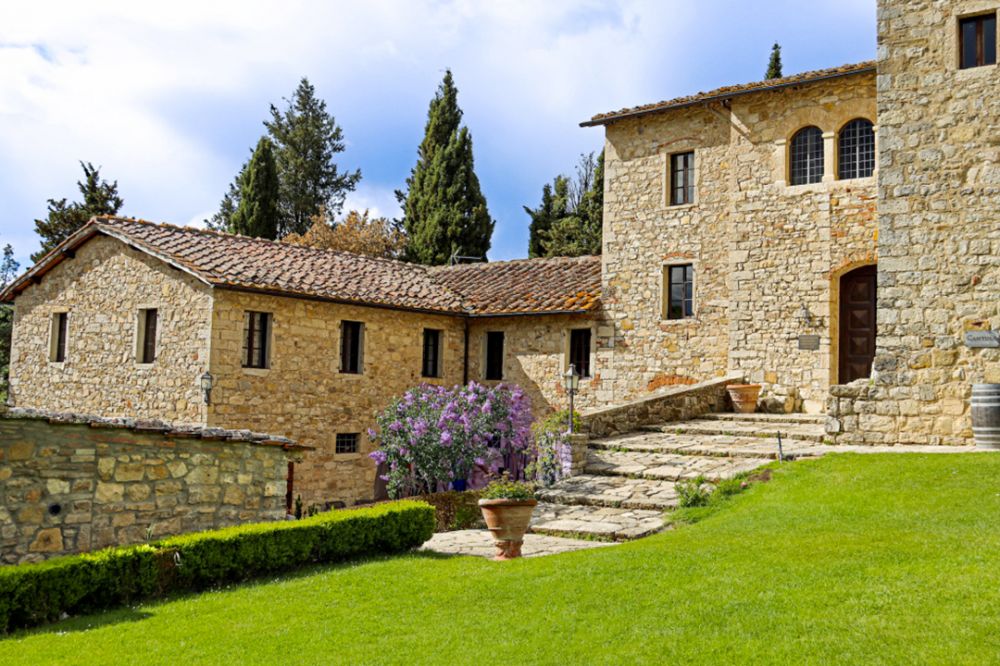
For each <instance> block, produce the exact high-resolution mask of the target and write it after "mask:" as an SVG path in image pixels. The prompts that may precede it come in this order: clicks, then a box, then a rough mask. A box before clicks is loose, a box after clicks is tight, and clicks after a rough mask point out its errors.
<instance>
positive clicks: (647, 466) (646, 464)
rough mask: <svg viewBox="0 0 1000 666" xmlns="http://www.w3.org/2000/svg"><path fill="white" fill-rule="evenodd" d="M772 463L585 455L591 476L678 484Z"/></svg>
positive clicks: (715, 479) (675, 455)
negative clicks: (677, 482)
mask: <svg viewBox="0 0 1000 666" xmlns="http://www.w3.org/2000/svg"><path fill="white" fill-rule="evenodd" d="M769 462H771V460H770V458H764V457H753V458H744V457H741V458H724V457H721V456H698V455H684V454H681V453H652V452H647V451H615V450H606V449H605V450H601V449H596V450H595V449H592V450H590V451H588V452H587V464H586V467H585V469H584V471H585V472H586V473H587V474H593V475H609V476H628V477H632V478H640V479H656V480H662V481H679V480H681V479H695V478H698V477H699V476H704V477H705V479H706V480H708V481H712V482H718V481H721V480H722V479H729V478H732V477H734V476H736V475H737V474H741V473H744V472H749V471H751V470H754V469H756V468H758V467H760V466H761V465H766V464H768V463H769Z"/></svg>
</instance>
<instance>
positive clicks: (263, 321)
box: [243, 312, 271, 369]
mask: <svg viewBox="0 0 1000 666" xmlns="http://www.w3.org/2000/svg"><path fill="white" fill-rule="evenodd" d="M245 326H246V330H245V335H244V337H243V367H244V368H261V369H263V368H267V367H268V366H269V358H268V356H269V354H270V349H268V344H269V341H270V335H271V313H270V312H247V313H246V322H245Z"/></svg>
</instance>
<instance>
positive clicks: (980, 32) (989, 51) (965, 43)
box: [958, 12, 997, 69]
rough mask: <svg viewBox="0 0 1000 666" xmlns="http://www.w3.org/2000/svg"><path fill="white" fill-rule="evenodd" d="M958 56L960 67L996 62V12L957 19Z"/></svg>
mask: <svg viewBox="0 0 1000 666" xmlns="http://www.w3.org/2000/svg"><path fill="white" fill-rule="evenodd" d="M958 57H959V68H961V69H971V68H972V67H983V66H985V65H995V64H996V63H997V14H996V12H990V13H989V14H980V15H978V16H967V17H965V18H960V19H959V20H958Z"/></svg>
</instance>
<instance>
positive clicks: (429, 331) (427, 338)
mask: <svg viewBox="0 0 1000 666" xmlns="http://www.w3.org/2000/svg"><path fill="white" fill-rule="evenodd" d="M420 374H422V375H423V376H424V377H440V376H441V331H438V330H435V329H433V328H425V329H424V363H423V368H422V369H421V371H420Z"/></svg>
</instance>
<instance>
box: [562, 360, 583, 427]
mask: <svg viewBox="0 0 1000 666" xmlns="http://www.w3.org/2000/svg"><path fill="white" fill-rule="evenodd" d="M563 388H565V389H566V393H568V394H569V434H571V435H572V434H573V396H574V395H576V391H577V389H579V388H580V375H578V374H576V366H575V365H573V364H572V363H570V364H569V369H568V370H566V374H564V375H563Z"/></svg>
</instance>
